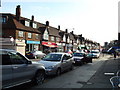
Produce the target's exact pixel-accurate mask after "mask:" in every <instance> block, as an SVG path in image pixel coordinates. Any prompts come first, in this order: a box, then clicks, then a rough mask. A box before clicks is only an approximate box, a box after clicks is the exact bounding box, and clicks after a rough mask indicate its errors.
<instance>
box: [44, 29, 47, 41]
mask: <svg viewBox="0 0 120 90" xmlns="http://www.w3.org/2000/svg"><path fill="white" fill-rule="evenodd" d="M43 39H45V40H48V31H47V30H45V32H44V34H43Z"/></svg>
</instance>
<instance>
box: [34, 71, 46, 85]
mask: <svg viewBox="0 0 120 90" xmlns="http://www.w3.org/2000/svg"><path fill="white" fill-rule="evenodd" d="M44 80H45V72H44V71H38V72H37V73H36V74H35V77H34V78H33V83H34V84H35V85H41V84H42V83H43V82H44Z"/></svg>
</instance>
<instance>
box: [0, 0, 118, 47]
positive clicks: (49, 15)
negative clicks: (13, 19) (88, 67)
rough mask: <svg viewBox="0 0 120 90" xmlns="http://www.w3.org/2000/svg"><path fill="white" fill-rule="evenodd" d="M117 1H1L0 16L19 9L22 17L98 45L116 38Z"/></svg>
mask: <svg viewBox="0 0 120 90" xmlns="http://www.w3.org/2000/svg"><path fill="white" fill-rule="evenodd" d="M118 1H119V0H4V1H2V7H1V8H0V12H5V13H12V14H15V8H16V6H17V5H20V6H21V16H22V17H26V18H29V19H31V16H32V15H34V17H35V21H38V22H41V23H43V24H45V22H46V21H49V23H50V26H53V27H56V28H57V27H58V25H60V26H61V30H65V29H68V31H69V32H71V31H72V30H73V31H74V33H75V34H77V35H79V34H82V35H83V36H84V37H85V38H87V39H90V40H93V41H96V42H98V43H100V44H101V45H103V44H104V42H110V41H111V40H115V39H117V38H118Z"/></svg>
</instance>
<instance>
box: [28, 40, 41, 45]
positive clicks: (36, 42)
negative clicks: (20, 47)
mask: <svg viewBox="0 0 120 90" xmlns="http://www.w3.org/2000/svg"><path fill="white" fill-rule="evenodd" d="M26 43H27V44H40V41H30V40H27V42H26Z"/></svg>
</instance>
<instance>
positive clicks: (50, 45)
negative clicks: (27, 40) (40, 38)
mask: <svg viewBox="0 0 120 90" xmlns="http://www.w3.org/2000/svg"><path fill="white" fill-rule="evenodd" d="M42 45H44V46H47V47H58V46H57V44H56V43H52V42H42Z"/></svg>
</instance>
